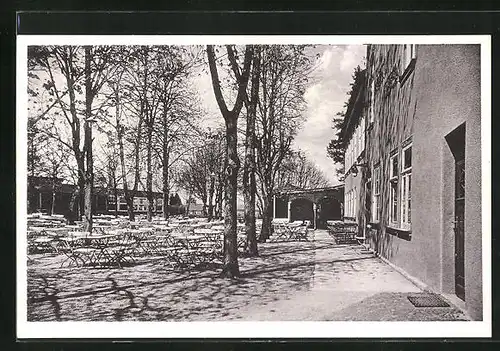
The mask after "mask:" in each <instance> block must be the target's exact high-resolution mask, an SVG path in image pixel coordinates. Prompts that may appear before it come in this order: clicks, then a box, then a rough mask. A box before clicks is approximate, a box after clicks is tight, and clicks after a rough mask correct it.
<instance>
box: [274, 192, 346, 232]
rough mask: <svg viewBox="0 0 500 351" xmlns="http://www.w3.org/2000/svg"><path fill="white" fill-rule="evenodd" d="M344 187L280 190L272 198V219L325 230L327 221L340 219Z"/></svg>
mask: <svg viewBox="0 0 500 351" xmlns="http://www.w3.org/2000/svg"><path fill="white" fill-rule="evenodd" d="M343 198H344V186H343V185H337V186H334V187H328V188H317V189H299V188H292V187H289V188H287V189H281V190H278V191H276V192H275V193H274V196H273V219H278V220H286V221H287V222H293V221H309V223H310V226H311V228H314V229H326V225H327V221H329V220H340V219H342V210H343Z"/></svg>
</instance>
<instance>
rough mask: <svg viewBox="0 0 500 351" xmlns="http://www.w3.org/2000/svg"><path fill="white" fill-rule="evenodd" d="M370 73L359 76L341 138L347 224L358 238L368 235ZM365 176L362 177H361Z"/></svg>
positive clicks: (345, 219) (350, 100) (355, 83)
mask: <svg viewBox="0 0 500 351" xmlns="http://www.w3.org/2000/svg"><path fill="white" fill-rule="evenodd" d="M365 91H366V70H362V71H359V73H357V74H356V75H355V82H354V85H353V89H352V92H351V96H350V98H349V102H348V104H347V111H346V114H345V120H344V123H343V126H342V131H341V138H342V141H343V144H344V148H345V154H344V160H345V163H344V170H345V174H344V186H345V190H344V216H343V219H344V221H345V222H356V223H358V224H359V226H358V231H359V232H358V236H359V237H360V238H362V237H364V235H365V224H366V222H365V218H364V216H363V215H362V214H363V213H364V209H365V208H364V206H365V203H364V202H363V201H360V199H361V197H363V196H364V189H363V188H364V187H365V186H366V184H365V182H364V181H363V173H362V172H360V169H361V167H364V165H365V155H366V152H365V141H366V135H365V133H366V117H365V116H366V109H365ZM360 173H361V174H360Z"/></svg>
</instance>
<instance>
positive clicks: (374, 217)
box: [370, 164, 381, 223]
mask: <svg viewBox="0 0 500 351" xmlns="http://www.w3.org/2000/svg"><path fill="white" fill-rule="evenodd" d="M372 173H373V177H372V187H373V188H372V204H371V206H372V208H371V212H372V213H371V218H370V220H371V221H372V223H379V222H380V211H379V210H380V180H381V177H380V165H378V164H377V165H375V166H374V167H373V172H372Z"/></svg>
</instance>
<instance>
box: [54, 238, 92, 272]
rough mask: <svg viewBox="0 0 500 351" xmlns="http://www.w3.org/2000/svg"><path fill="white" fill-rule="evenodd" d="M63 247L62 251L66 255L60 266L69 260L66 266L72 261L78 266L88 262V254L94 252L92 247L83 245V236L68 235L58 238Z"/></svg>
mask: <svg viewBox="0 0 500 351" xmlns="http://www.w3.org/2000/svg"><path fill="white" fill-rule="evenodd" d="M59 240H60V242H61V245H62V247H63V250H62V252H63V253H64V254H65V255H66V259H65V260H64V261H62V262H61V268H62V267H63V266H64V264H65V263H66V262H68V261H69V264H68V267H70V266H71V264H72V263H74V264H75V266H77V267H79V266H80V264H79V263H81V265H82V266H84V265H85V264H87V263H89V261H90V258H89V256H90V255H92V254H93V253H94V251H95V250H94V249H92V248H86V247H85V236H68V237H62V238H60V239H59Z"/></svg>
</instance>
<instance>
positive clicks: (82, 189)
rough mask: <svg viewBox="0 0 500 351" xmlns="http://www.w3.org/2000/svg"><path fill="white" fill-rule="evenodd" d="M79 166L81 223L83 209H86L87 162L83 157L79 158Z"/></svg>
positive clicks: (78, 210)
mask: <svg viewBox="0 0 500 351" xmlns="http://www.w3.org/2000/svg"><path fill="white" fill-rule="evenodd" d="M77 164H78V206H77V211H76V215H77V219H78V220H79V221H81V220H82V217H83V208H84V199H85V197H84V194H85V161H84V158H83V155H82V154H80V156H79V157H78V158H77Z"/></svg>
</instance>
